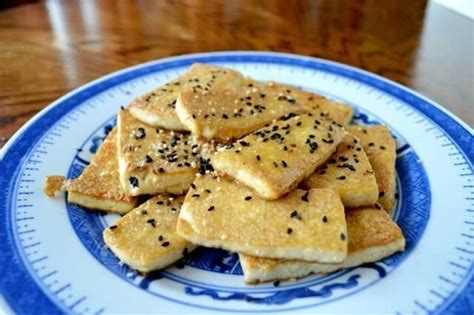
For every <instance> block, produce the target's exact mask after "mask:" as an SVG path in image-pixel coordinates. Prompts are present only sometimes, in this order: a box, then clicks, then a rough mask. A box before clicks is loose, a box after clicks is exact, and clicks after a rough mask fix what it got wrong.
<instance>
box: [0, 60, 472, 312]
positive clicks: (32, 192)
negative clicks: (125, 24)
mask: <svg viewBox="0 0 474 315" xmlns="http://www.w3.org/2000/svg"><path fill="white" fill-rule="evenodd" d="M194 62H206V63H212V64H218V65H222V66H226V67H231V68H235V69H237V70H239V71H241V72H242V73H244V74H246V75H250V76H253V77H254V78H256V79H259V80H274V81H279V82H283V83H289V84H294V85H298V86H301V87H303V88H305V89H308V90H312V91H316V92H318V93H321V94H324V95H326V96H328V97H331V98H334V99H337V100H340V101H343V102H346V103H349V104H351V105H352V106H354V108H356V110H357V114H356V117H355V122H356V123H364V124H373V123H384V124H387V125H389V126H390V128H391V130H392V131H393V134H394V135H395V136H396V138H397V153H398V158H397V173H398V192H399V195H400V198H399V202H398V204H397V209H396V213H395V218H396V220H397V222H398V223H399V225H400V226H401V228H402V229H403V232H404V234H405V237H406V239H407V250H406V251H405V252H404V253H402V254H397V255H394V256H392V257H389V258H387V259H385V260H383V261H381V262H377V263H374V264H368V265H364V266H362V267H359V268H352V269H349V270H344V271H340V272H336V273H334V274H331V275H328V276H311V277H307V278H304V279H301V280H299V281H295V282H284V283H282V284H281V285H280V286H279V287H274V286H273V285H272V284H262V285H258V286H248V285H245V284H244V283H243V279H242V276H241V274H242V270H241V268H240V265H239V263H238V258H237V256H236V255H235V254H229V253H227V252H224V251H220V250H212V249H201V250H198V251H197V252H196V253H195V254H194V255H192V256H191V257H190V258H189V259H187V260H186V262H185V265H186V267H185V268H184V269H178V268H176V267H171V268H168V269H167V270H165V271H162V272H161V273H160V274H158V275H156V276H154V277H148V278H143V277H141V276H139V275H137V274H136V273H135V272H133V271H130V270H129V269H128V267H127V266H125V265H119V264H118V262H117V259H116V258H115V257H114V256H113V254H112V253H111V252H110V251H108V250H107V249H105V247H104V243H103V240H102V237H101V232H102V229H103V228H104V227H105V226H106V225H107V224H110V223H111V222H113V220H115V219H116V217H115V216H113V215H105V216H104V215H100V214H97V213H94V212H88V211H84V210H82V209H80V208H79V207H76V206H73V205H68V204H67V203H66V202H65V198H56V199H48V198H46V197H45V196H44V194H43V192H42V186H43V178H44V176H46V175H50V174H67V175H68V177H76V176H78V174H80V172H81V171H82V169H83V167H84V166H85V165H87V163H88V161H89V160H90V158H91V156H92V154H93V153H94V152H95V150H96V149H97V147H98V145H99V144H100V143H101V141H102V139H103V138H104V136H105V134H106V132H107V131H108V130H109V129H110V128H111V127H112V126H113V124H114V119H115V113H116V112H117V111H118V109H119V108H120V106H123V105H127V104H128V103H129V102H130V101H131V100H132V99H133V98H134V97H136V96H137V95H140V94H142V93H144V92H146V91H148V90H150V89H152V88H154V87H156V86H158V85H161V84H163V83H165V82H166V81H168V80H170V79H172V78H173V77H175V76H177V75H179V74H180V73H182V72H183V71H184V70H185V69H186V68H187V67H188V66H189V65H191V64H192V63H194ZM78 149H79V150H78ZM473 150H474V148H473V132H472V130H471V129H470V128H469V127H468V126H467V125H466V124H464V123H463V122H462V121H460V120H459V119H457V118H456V117H454V116H453V115H452V114H450V113H449V112H447V111H446V110H444V109H443V108H442V107H441V106H439V105H437V104H435V103H433V102H432V101H430V100H428V99H426V98H424V97H422V96H420V95H419V94H417V93H415V92H413V91H411V90H409V89H407V88H405V87H402V86H400V85H398V84H396V83H393V82H391V81H388V80H386V79H383V78H381V77H378V76H376V75H373V74H370V73H367V72H364V71H361V70H358V69H355V68H351V67H348V66H345V65H342V64H337V63H334V62H329V61H325V60H320V59H314V58H308V57H302V56H296V55H286V54H276V53H256V52H225V53H209V54H198V55H187V56H181V57H176V58H168V59H163V60H158V61H154V62H150V63H146V64H143V65H139V66H136V67H132V68H128V69H125V70H122V71H119V72H116V73H113V74H111V75H108V76H105V77H103V78H101V79H98V80H96V81H93V82H91V83H89V84H87V85H85V86H83V87H81V88H79V89H77V90H75V91H73V92H71V93H69V94H68V95H66V96H64V97H62V98H61V99H59V100H58V101H56V102H54V103H53V104H51V105H50V106H49V107H48V108H47V109H45V110H43V111H42V112H41V113H39V114H38V115H36V116H35V117H34V118H33V119H32V120H31V121H30V122H29V123H28V124H26V125H25V126H24V127H23V128H21V130H20V131H19V132H17V133H16V134H15V136H14V137H13V138H12V139H11V140H10V141H9V142H8V144H7V145H6V146H5V148H4V149H3V150H2V152H1V158H2V160H1V163H0V174H1V177H0V185H1V186H0V187H1V189H2V193H1V199H0V224H1V228H0V239H1V242H0V250H1V256H0V277H1V278H0V282H1V286H2V294H3V295H4V297H5V299H6V301H7V302H8V304H9V306H10V307H11V308H12V309H13V310H14V311H15V312H17V313H36V314H38V313H48V314H52V313H58V312H59V313H62V312H66V313H81V314H97V313H102V312H104V313H147V312H149V313H161V312H162V313H174V312H177V313H178V314H180V313H183V312H186V313H211V312H212V313H214V312H219V311H221V312H276V311H291V312H302V313H308V312H315V311H317V312H321V313H327V312H331V313H337V312H343V313H344V312H352V313H367V312H375V313H381V312H384V313H398V312H399V313H407V314H410V313H412V314H423V313H443V314H445V313H453V314H454V313H465V314H473V313H474V283H473V282H474V281H473V269H474V267H473V266H474V263H473V258H474V206H473V200H474V189H473V188H474V182H473V180H474V179H473V168H472V162H473V157H474V153H473Z"/></svg>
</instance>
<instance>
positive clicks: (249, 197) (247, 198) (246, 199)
mask: <svg viewBox="0 0 474 315" xmlns="http://www.w3.org/2000/svg"><path fill="white" fill-rule="evenodd" d="M244 199H245V201H249V200H251V199H252V196H247V197H245V198H244Z"/></svg>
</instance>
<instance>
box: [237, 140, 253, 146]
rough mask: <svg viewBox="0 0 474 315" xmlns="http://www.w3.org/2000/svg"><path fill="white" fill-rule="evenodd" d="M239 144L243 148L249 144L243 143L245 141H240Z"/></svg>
mask: <svg viewBox="0 0 474 315" xmlns="http://www.w3.org/2000/svg"><path fill="white" fill-rule="evenodd" d="M239 143H240V145H241V146H243V147H248V146H250V143H248V142H245V141H243V140H242V141H239Z"/></svg>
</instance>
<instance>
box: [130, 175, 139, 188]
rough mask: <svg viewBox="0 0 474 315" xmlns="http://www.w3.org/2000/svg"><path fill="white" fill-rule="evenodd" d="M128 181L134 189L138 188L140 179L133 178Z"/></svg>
mask: <svg viewBox="0 0 474 315" xmlns="http://www.w3.org/2000/svg"><path fill="white" fill-rule="evenodd" d="M128 180H129V182H130V185H132V187H138V178H136V177H133V176H131V177H129V178H128Z"/></svg>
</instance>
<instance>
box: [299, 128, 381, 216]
mask: <svg viewBox="0 0 474 315" xmlns="http://www.w3.org/2000/svg"><path fill="white" fill-rule="evenodd" d="M301 186H302V187H304V188H306V189H309V188H331V189H334V190H336V191H337V192H338V193H339V195H340V196H341V200H342V203H343V204H344V206H345V207H348V208H355V207H360V206H367V205H373V204H375V203H376V202H377V199H378V193H379V191H378V187H377V181H376V179H375V175H374V171H373V170H372V166H371V165H370V163H369V159H368V158H367V155H366V154H365V151H364V149H363V148H362V145H361V144H360V141H359V139H357V137H355V136H354V135H352V134H347V135H346V136H345V137H344V139H343V140H342V142H341V143H340V144H339V146H338V147H337V150H336V152H335V153H334V154H333V155H332V156H331V157H330V158H329V160H328V161H327V162H326V163H325V164H324V165H322V166H320V167H319V168H318V169H317V170H316V171H315V172H314V173H313V174H311V175H310V176H309V177H307V178H306V179H305V180H304V181H303V182H302V185H301Z"/></svg>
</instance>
